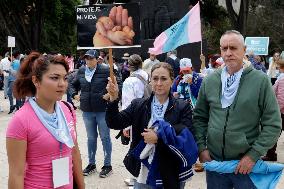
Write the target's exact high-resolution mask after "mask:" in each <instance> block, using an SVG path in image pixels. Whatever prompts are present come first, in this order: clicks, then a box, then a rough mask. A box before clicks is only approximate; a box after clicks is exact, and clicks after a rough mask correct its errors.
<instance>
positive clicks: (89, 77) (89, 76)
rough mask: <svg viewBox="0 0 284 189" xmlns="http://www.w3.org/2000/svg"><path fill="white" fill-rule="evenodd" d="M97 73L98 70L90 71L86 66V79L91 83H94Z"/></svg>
mask: <svg viewBox="0 0 284 189" xmlns="http://www.w3.org/2000/svg"><path fill="white" fill-rule="evenodd" d="M95 71H96V68H93V69H90V68H89V67H88V66H86V69H85V79H86V80H87V81H88V82H89V83H90V82H91V81H92V78H93V76H94V73H95Z"/></svg>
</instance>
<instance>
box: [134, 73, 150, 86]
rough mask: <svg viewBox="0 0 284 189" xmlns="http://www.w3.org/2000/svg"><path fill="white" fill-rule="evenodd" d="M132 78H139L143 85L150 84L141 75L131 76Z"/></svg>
mask: <svg viewBox="0 0 284 189" xmlns="http://www.w3.org/2000/svg"><path fill="white" fill-rule="evenodd" d="M130 77H136V78H138V79H139V80H140V81H142V83H143V84H144V85H146V84H148V82H147V81H146V79H144V77H142V76H141V75H139V74H131V76H130Z"/></svg>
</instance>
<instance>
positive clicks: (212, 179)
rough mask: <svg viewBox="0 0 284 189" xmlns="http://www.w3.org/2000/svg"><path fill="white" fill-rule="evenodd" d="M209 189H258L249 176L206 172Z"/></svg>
mask: <svg viewBox="0 0 284 189" xmlns="http://www.w3.org/2000/svg"><path fill="white" fill-rule="evenodd" d="M206 181H207V189H233V188H234V189H256V187H255V186H254V184H253V182H252V181H251V179H250V178H249V175H243V174H237V175H235V173H225V174H220V173H217V172H214V171H206Z"/></svg>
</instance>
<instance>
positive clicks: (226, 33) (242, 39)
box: [220, 30, 245, 46]
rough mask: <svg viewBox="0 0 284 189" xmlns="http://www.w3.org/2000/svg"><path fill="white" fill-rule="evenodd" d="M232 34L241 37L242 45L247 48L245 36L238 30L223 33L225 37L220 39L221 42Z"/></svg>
mask: <svg viewBox="0 0 284 189" xmlns="http://www.w3.org/2000/svg"><path fill="white" fill-rule="evenodd" d="M230 34H236V35H238V36H239V37H240V40H241V43H242V44H243V45H244V46H245V39H244V36H243V35H242V34H241V33H240V32H239V31H237V30H227V31H226V32H225V33H223V35H222V36H221V38H220V42H221V39H222V37H223V36H225V35H230Z"/></svg>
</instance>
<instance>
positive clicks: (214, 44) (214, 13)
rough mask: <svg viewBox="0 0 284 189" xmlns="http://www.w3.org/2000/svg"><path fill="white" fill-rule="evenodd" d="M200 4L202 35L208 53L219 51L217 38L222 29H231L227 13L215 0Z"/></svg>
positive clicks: (222, 31)
mask: <svg viewBox="0 0 284 189" xmlns="http://www.w3.org/2000/svg"><path fill="white" fill-rule="evenodd" d="M204 2H205V3H203V4H202V5H201V17H202V21H203V22H202V36H203V38H205V39H206V40H207V48H208V54H216V53H219V52H220V48H219V47H220V44H219V40H220V37H221V35H222V34H223V33H224V31H226V30H228V29H231V23H230V20H229V18H228V14H227V12H226V10H225V9H224V8H223V7H220V6H219V5H218V1H217V0H207V1H204Z"/></svg>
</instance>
